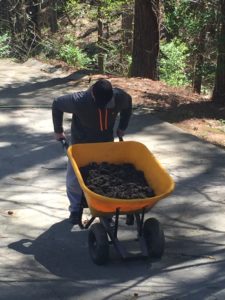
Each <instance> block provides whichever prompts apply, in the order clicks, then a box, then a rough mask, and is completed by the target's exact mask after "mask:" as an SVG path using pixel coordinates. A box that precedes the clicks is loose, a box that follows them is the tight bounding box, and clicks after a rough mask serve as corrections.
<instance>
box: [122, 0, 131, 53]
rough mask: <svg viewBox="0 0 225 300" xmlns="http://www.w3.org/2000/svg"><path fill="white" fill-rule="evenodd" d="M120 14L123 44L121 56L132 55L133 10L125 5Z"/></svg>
mask: <svg viewBox="0 0 225 300" xmlns="http://www.w3.org/2000/svg"><path fill="white" fill-rule="evenodd" d="M123 9H124V10H123V12H122V24H121V26H122V42H123V54H128V55H131V54H132V47H133V45H132V44H133V19H134V14H133V8H131V7H130V5H128V4H126V5H124V7H123Z"/></svg>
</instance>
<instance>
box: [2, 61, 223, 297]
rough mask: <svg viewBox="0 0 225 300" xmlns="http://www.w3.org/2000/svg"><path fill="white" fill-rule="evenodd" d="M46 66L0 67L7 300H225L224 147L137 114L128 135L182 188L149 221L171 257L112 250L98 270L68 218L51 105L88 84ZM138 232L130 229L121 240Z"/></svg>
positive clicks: (123, 228) (62, 156) (80, 232)
mask: <svg viewBox="0 0 225 300" xmlns="http://www.w3.org/2000/svg"><path fill="white" fill-rule="evenodd" d="M15 67H16V69H15ZM45 68H46V66H45V65H44V66H43V65H42V64H41V63H38V62H35V61H29V62H27V63H26V64H25V65H19V64H15V63H12V62H9V61H5V60H4V61H0V79H1V90H0V97H1V98H0V106H1V108H0V126H1V127H0V166H1V167H0V190H1V195H0V201H1V202H0V222H1V226H0V239H1V240H0V290H1V292H0V299H7V300H8V299H12V300H15V299H16V300H18V299H19V300H20V299H21V300H26V299H38V300H39V299H47V300H49V299H52V300H53V299H54V300H55V299H81V300H86V299H91V300H95V299H96V300H97V299H98V300H99V299H104V300H105V299H115V300H131V299H132V300H133V299H146V300H147V299H190V298H191V299H210V300H211V299H224V298H225V286H224V282H225V218H224V216H225V185H224V182H225V151H224V150H221V149H219V148H217V147H215V146H212V145H210V144H208V143H206V142H202V141H200V140H199V139H197V138H196V137H193V136H191V135H189V134H186V133H184V132H183V131H181V130H179V129H177V128H176V127H174V126H172V125H169V124H167V123H163V122H161V121H159V120H157V119H155V118H154V117H152V115H151V114H150V113H148V112H146V111H145V113H144V112H141V111H137V110H135V111H134V115H133V117H132V120H131V124H130V127H129V130H128V132H127V135H126V137H125V139H126V140H136V141H140V142H142V143H144V144H145V145H147V146H148V148H149V149H150V150H151V151H152V153H153V154H154V155H155V156H156V158H157V159H158V160H159V161H160V163H161V164H162V165H163V166H164V167H165V168H166V169H167V170H168V172H169V173H170V175H171V176H172V177H173V179H174V180H175V182H176V189H175V191H174V192H173V194H171V195H170V196H169V197H167V198H165V199H164V200H162V201H160V202H159V203H158V204H157V205H156V206H155V207H154V208H153V209H152V212H149V213H148V215H147V217H148V216H154V217H156V218H157V219H158V220H159V221H160V222H161V223H162V225H163V227H164V233H165V236H166V249H165V254H164V256H163V257H162V259H161V260H158V261H150V260H142V259H137V260H132V261H121V259H120V258H119V257H118V254H117V253H116V252H115V250H114V249H113V248H112V249H111V252H110V260H109V263H108V264H106V265H105V266H101V267H99V266H96V265H94V264H93V262H92V261H91V259H90V257H89V253H88V244H87V237H88V231H86V230H79V229H77V228H76V226H75V227H72V226H71V225H70V224H69V222H68V220H67V217H68V210H67V206H68V201H67V198H66V193H65V172H66V162H67V158H66V155H65V153H64V151H63V149H62V147H61V145H60V144H59V143H57V142H56V141H54V136H53V132H52V121H51V109H50V107H51V102H52V99H53V98H54V97H55V96H57V95H61V94H64V93H65V92H71V91H72V90H79V89H81V88H84V86H85V85H86V84H87V80H86V79H85V77H84V78H83V80H82V78H81V77H80V76H78V77H76V74H72V75H69V74H64V73H62V72H60V71H58V70H57V71H56V72H53V73H47V72H46V71H42V70H45ZM41 69H42V70H41ZM69 117H70V116H69V115H66V116H65V125H66V126H65V128H66V131H67V132H69ZM149 167H150V166H149ZM132 230H133V231H134V232H135V228H131V229H130V228H129V230H128V228H127V227H126V226H125V225H124V223H123V224H122V225H121V232H120V235H121V238H124V239H126V237H128V236H129V235H131V234H132Z"/></svg>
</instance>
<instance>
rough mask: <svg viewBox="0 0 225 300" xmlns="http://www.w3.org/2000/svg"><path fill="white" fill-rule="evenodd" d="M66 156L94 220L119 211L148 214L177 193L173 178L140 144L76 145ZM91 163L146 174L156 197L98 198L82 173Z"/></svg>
mask: <svg viewBox="0 0 225 300" xmlns="http://www.w3.org/2000/svg"><path fill="white" fill-rule="evenodd" d="M67 153H68V157H69V159H70V162H71V164H72V167H73V169H74V171H75V174H76V176H77V178H78V181H79V184H80V186H81V188H82V190H83V193H84V196H85V198H86V201H87V204H88V207H89V209H90V211H91V214H92V215H93V216H94V217H98V216H104V215H110V214H115V211H116V210H118V209H119V212H120V214H127V213H135V212H140V211H142V210H143V209H144V208H145V211H148V210H150V209H151V208H152V207H153V206H154V205H155V204H156V203H157V202H158V201H159V200H161V199H163V198H165V197H166V196H168V195H169V194H170V193H171V192H172V191H173V189H174V181H173V179H172V178H171V176H170V175H169V174H168V172H167V171H166V170H165V169H164V168H163V167H162V165H161V164H160V163H159V161H158V160H157V159H156V158H155V157H154V155H153V154H152V153H151V152H150V151H149V150H148V148H147V147H146V146H145V145H144V144H142V143H140V142H135V141H124V142H107V143H90V144H89V143H86V144H75V145H71V146H70V147H69V148H68V150H67ZM92 162H96V163H102V162H108V163H113V164H124V163H131V164H133V165H134V166H135V167H136V169H137V170H141V171H143V172H144V175H145V178H146V180H147V183H148V184H149V185H150V187H151V188H152V189H153V190H154V193H155V196H154V197H149V198H143V199H140V198H138V199H119V198H111V197H106V196H103V195H100V194H96V193H95V192H93V191H91V190H90V189H89V188H88V187H87V186H86V184H85V183H84V180H83V178H82V175H81V172H80V169H79V168H80V167H83V166H86V165H88V164H89V163H92ZM127 176H129V174H127Z"/></svg>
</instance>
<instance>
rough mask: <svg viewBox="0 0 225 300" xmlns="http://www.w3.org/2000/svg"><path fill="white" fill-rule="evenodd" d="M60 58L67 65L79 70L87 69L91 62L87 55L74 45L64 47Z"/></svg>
mask: <svg viewBox="0 0 225 300" xmlns="http://www.w3.org/2000/svg"><path fill="white" fill-rule="evenodd" d="M59 57H60V58H61V59H62V60H64V61H65V62H66V63H67V64H69V65H71V66H74V67H77V68H83V67H86V66H87V65H88V64H90V62H91V59H90V58H89V57H88V56H87V54H86V53H84V52H83V51H82V50H81V49H80V48H78V47H77V46H74V45H72V44H68V45H63V46H62V47H61V48H60V50H59Z"/></svg>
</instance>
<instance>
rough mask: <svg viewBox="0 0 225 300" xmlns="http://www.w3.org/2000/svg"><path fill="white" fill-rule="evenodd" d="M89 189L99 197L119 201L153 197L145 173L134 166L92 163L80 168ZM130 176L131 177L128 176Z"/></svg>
mask: <svg viewBox="0 0 225 300" xmlns="http://www.w3.org/2000/svg"><path fill="white" fill-rule="evenodd" d="M80 171H81V174H82V177H83V178H84V182H85V184H86V185H87V187H88V188H89V189H90V190H92V191H94V192H95V193H97V194H99V195H103V196H106V197H112V198H119V199H142V198H148V197H153V196H154V192H153V190H152V189H151V187H149V185H148V183H147V181H146V179H145V176H144V173H143V172H142V171H138V170H136V168H135V167H134V166H133V165H132V164H128V163H126V164H120V165H116V164H110V163H107V162H103V163H99V164H97V163H94V162H93V163H90V164H88V165H87V166H84V167H82V168H80ZM127 174H129V176H127Z"/></svg>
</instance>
